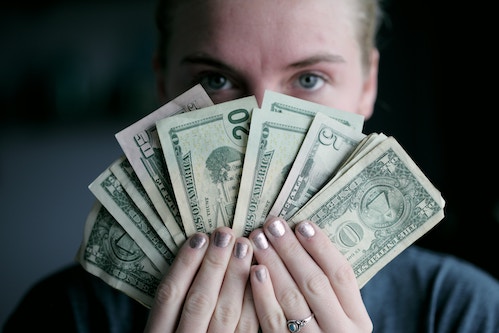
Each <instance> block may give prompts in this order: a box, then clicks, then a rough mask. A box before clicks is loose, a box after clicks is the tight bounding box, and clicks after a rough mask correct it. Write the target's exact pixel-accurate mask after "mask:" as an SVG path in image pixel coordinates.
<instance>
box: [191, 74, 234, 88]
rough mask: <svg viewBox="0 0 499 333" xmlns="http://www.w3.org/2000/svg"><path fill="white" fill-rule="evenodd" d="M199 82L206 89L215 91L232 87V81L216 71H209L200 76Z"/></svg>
mask: <svg viewBox="0 0 499 333" xmlns="http://www.w3.org/2000/svg"><path fill="white" fill-rule="evenodd" d="M199 83H201V85H202V86H203V88H204V89H205V90H207V91H217V90H224V89H230V88H232V83H231V82H230V81H229V80H228V79H227V77H225V76H223V75H220V74H217V73H211V74H206V75H204V76H202V77H201V79H200V80H199Z"/></svg>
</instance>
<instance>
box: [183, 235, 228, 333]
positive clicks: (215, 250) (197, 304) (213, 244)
mask: <svg viewBox="0 0 499 333" xmlns="http://www.w3.org/2000/svg"><path fill="white" fill-rule="evenodd" d="M234 239H235V237H234V235H233V230H232V229H231V228H228V227H220V228H218V229H216V230H215V231H214V232H213V233H212V235H211V237H210V244H209V246H208V250H207V251H206V254H205V257H204V259H203V262H202V263H201V267H200V268H199V271H198V273H197V275H196V277H195V278H194V281H193V282H192V285H191V287H190V289H189V291H188V293H187V296H186V298H185V302H184V307H183V310H182V313H181V315H180V321H179V325H178V329H177V331H178V332H206V331H207V329H208V325H209V323H210V319H211V316H212V314H213V310H214V309H215V306H216V303H217V300H218V295H219V293H220V288H221V286H222V282H223V279H224V275H225V271H226V270H227V265H228V263H229V260H230V257H231V253H232V248H233V246H234Z"/></svg>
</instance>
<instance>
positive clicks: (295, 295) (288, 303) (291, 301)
mask: <svg viewBox="0 0 499 333" xmlns="http://www.w3.org/2000/svg"><path fill="white" fill-rule="evenodd" d="M279 302H280V303H281V306H282V307H283V308H288V307H295V306H296V304H301V302H303V295H302V294H301V292H300V290H298V289H297V288H287V289H286V290H285V291H284V292H283V293H282V295H281V298H280V300H279Z"/></svg>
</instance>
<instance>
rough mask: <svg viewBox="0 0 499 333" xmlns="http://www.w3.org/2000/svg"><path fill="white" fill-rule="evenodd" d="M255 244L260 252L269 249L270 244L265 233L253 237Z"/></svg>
mask: <svg viewBox="0 0 499 333" xmlns="http://www.w3.org/2000/svg"><path fill="white" fill-rule="evenodd" d="M253 242H255V245H256V247H257V248H259V249H260V250H265V249H266V248H268V247H269V242H267V237H265V235H264V234H263V232H259V233H258V234H256V235H255V236H254V237H253Z"/></svg>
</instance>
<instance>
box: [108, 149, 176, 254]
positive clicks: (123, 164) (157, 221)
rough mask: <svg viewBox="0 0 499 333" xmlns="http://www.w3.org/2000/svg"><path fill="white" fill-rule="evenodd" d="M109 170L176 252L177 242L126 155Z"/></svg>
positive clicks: (167, 244) (173, 251)
mask: <svg viewBox="0 0 499 333" xmlns="http://www.w3.org/2000/svg"><path fill="white" fill-rule="evenodd" d="M109 170H111V172H112V173H113V174H114V175H115V176H116V178H117V179H118V181H119V182H120V184H121V186H123V188H124V189H125V191H126V193H127V194H128V196H129V197H130V199H132V201H133V202H134V203H135V205H136V206H137V208H138V209H140V211H141V212H142V214H144V216H145V217H146V219H147V222H148V223H149V224H150V225H151V227H153V228H154V230H155V231H156V233H157V234H158V236H159V237H160V238H161V240H162V241H163V242H164V243H165V244H166V246H168V248H169V249H170V251H171V252H172V253H174V254H176V253H177V251H178V246H177V244H175V241H174V239H173V237H172V235H171V234H170V231H169V230H168V228H167V227H166V226H165V224H164V223H163V221H161V218H160V217H159V215H158V213H157V212H156V210H155V209H154V206H153V204H152V202H151V199H149V197H148V196H147V193H146V191H145V190H144V188H143V187H142V184H141V183H140V180H139V178H138V177H137V175H136V174H135V171H134V170H133V168H132V165H131V164H130V162H129V161H128V159H127V158H126V156H125V155H123V156H121V157H120V158H119V159H118V160H117V161H116V162H115V163H113V164H112V165H111V166H110V167H109ZM171 223H175V221H170V223H169V224H171Z"/></svg>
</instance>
